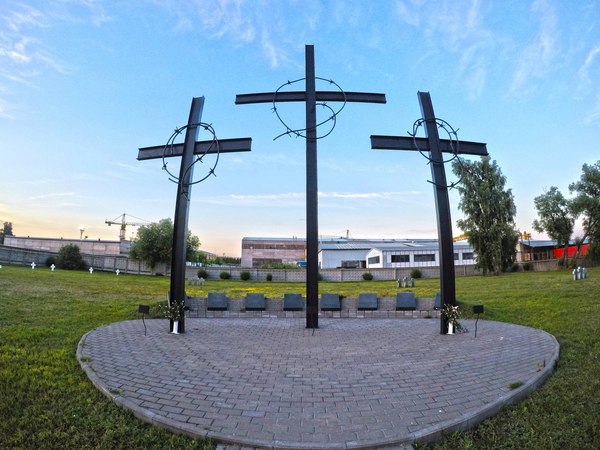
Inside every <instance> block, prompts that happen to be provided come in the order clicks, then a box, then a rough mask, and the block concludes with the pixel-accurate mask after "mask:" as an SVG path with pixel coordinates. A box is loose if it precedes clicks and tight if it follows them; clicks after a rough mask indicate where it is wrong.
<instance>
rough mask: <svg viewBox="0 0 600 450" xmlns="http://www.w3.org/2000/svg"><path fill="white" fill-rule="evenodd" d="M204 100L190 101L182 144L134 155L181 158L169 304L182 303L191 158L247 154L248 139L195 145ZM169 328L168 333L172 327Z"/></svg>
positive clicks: (182, 326) (181, 327) (182, 325)
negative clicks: (235, 153)
mask: <svg viewBox="0 0 600 450" xmlns="http://www.w3.org/2000/svg"><path fill="white" fill-rule="evenodd" d="M203 108H204V97H194V98H193V99H192V106H191V108H190V115H189V118H188V123H187V128H186V132H185V140H184V142H183V144H174V145H173V146H171V147H169V149H170V151H169V152H168V154H165V153H166V152H165V146H164V145H159V146H156V147H144V148H140V149H139V151H138V157H137V159H138V160H140V161H141V160H146V159H157V158H163V157H172V156H181V167H180V169H179V182H178V184H177V201H176V202H175V221H174V223H173V253H172V257H171V284H170V290H169V302H171V303H172V302H174V301H176V302H184V301H185V253H186V243H187V236H186V235H187V229H188V218H189V206H190V197H191V195H192V178H193V172H194V155H195V154H207V153H217V152H219V153H228V152H246V151H250V146H251V144H252V139H250V138H239V139H219V140H218V149H217V148H215V145H214V142H213V141H196V139H197V138H198V131H199V127H200V122H201V117H202V109H203ZM170 327H171V329H172V327H173V323H172V322H171V324H170ZM179 332H181V333H184V332H185V315H184V314H182V315H181V317H180V319H179Z"/></svg>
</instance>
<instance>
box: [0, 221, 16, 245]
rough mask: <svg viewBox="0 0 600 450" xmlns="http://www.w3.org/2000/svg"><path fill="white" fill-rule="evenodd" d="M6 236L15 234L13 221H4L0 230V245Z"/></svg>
mask: <svg viewBox="0 0 600 450" xmlns="http://www.w3.org/2000/svg"><path fill="white" fill-rule="evenodd" d="M4 236H13V231H12V222H4V224H3V225H2V230H0V245H2V244H4Z"/></svg>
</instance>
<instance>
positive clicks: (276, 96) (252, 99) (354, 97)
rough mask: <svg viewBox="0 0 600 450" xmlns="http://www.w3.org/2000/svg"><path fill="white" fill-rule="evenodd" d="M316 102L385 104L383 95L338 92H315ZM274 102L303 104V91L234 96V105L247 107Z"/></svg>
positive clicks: (304, 98) (304, 93) (304, 96)
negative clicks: (248, 105)
mask: <svg viewBox="0 0 600 450" xmlns="http://www.w3.org/2000/svg"><path fill="white" fill-rule="evenodd" d="M315 94H316V100H317V101H321V102H353V103H385V102H386V100H385V94H374V93H369V92H339V91H316V92H315ZM273 101H276V102H304V101H306V92H305V91H291V92H260V93H257V94H238V95H236V96H235V104H236V105H247V104H251V103H272V102H273Z"/></svg>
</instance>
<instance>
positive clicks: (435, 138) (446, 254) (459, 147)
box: [371, 92, 488, 334]
mask: <svg viewBox="0 0 600 450" xmlns="http://www.w3.org/2000/svg"><path fill="white" fill-rule="evenodd" d="M418 97H419V103H420V104H421V112H422V114H423V116H422V117H423V119H424V122H423V123H424V129H425V135H426V136H427V138H417V137H413V136H378V135H372V136H371V148H373V149H377V150H384V149H385V150H413V151H419V150H420V151H426V152H428V153H429V156H428V159H429V162H430V166H431V175H432V184H433V186H434V194H435V205H436V216H437V225H438V241H439V248H440V250H439V255H440V293H441V299H442V305H444V306H446V305H451V306H454V305H456V287H455V273H454V247H453V242H452V220H451V217H450V200H449V198H448V187H447V183H446V172H445V170H444V162H445V161H444V159H443V157H442V152H446V153H456V154H468V155H479V156H487V154H488V152H487V146H486V144H482V143H478V142H469V141H458V142H457V141H452V140H449V139H440V136H439V133H438V122H437V119H436V117H435V113H434V111H433V104H432V102H431V96H430V95H429V92H419V93H418ZM453 144H454V145H455V147H456V148H453ZM447 322H448V320H447V318H446V317H444V315H443V314H442V315H441V316H440V333H441V334H446V329H447V325H448V323H447Z"/></svg>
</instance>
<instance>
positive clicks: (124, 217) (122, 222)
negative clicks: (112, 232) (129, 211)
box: [104, 213, 149, 241]
mask: <svg viewBox="0 0 600 450" xmlns="http://www.w3.org/2000/svg"><path fill="white" fill-rule="evenodd" d="M131 217H133V216H131ZM119 218H120V219H121V220H120V221H118V222H117V219H119ZM134 218H135V219H138V220H141V221H143V222H127V215H126V213H123V214H121V215H120V216H118V217H115V218H114V219H113V220H108V219H106V220H105V221H104V222H105V223H107V224H108V226H109V227H110V226H111V225H120V226H121V229H120V230H119V240H121V241H124V240H125V230H126V227H127V225H131V226H132V227H139V226H142V225H148V223H149V222H148V221H147V220H144V219H140V218H139V217H134Z"/></svg>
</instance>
